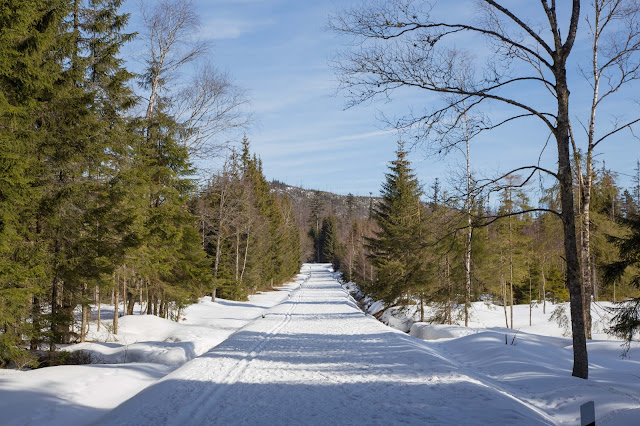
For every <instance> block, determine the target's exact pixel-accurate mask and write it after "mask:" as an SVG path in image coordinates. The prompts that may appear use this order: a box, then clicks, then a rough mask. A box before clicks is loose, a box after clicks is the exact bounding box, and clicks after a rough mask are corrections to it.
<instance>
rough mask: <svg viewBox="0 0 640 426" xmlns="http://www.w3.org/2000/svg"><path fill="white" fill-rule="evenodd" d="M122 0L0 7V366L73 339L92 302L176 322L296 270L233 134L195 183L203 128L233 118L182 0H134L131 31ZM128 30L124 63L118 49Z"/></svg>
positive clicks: (266, 193) (204, 151)
mask: <svg viewBox="0 0 640 426" xmlns="http://www.w3.org/2000/svg"><path fill="white" fill-rule="evenodd" d="M122 2H123V1H122V0H53V1H52V0H46V1H45V0H9V1H5V2H3V3H2V5H1V6H0V27H1V28H2V30H1V31H0V366H2V365H7V364H11V363H13V364H12V365H17V366H29V365H36V364H37V357H38V356H39V351H42V350H47V349H49V350H51V351H53V350H54V349H55V348H56V345H57V344H61V343H71V342H76V341H83V340H84V339H85V338H86V332H87V328H88V319H89V316H90V311H91V305H94V306H97V307H98V315H99V312H100V311H99V309H100V304H101V303H105V302H106V303H111V304H116V305H119V304H120V305H122V306H124V312H123V313H124V314H125V315H126V314H132V313H133V308H134V304H135V303H136V302H137V303H139V304H140V311H139V312H142V313H147V314H153V315H159V316H161V317H164V318H171V319H174V320H176V321H177V320H178V319H179V317H180V311H181V309H182V308H183V307H184V306H186V305H187V304H189V303H192V302H194V301H195V300H196V299H197V298H198V297H201V296H204V295H205V294H209V293H212V296H213V297H215V296H216V294H218V295H220V296H223V297H228V298H235V299H246V297H247V295H248V294H250V293H252V292H254V291H256V290H257V289H260V288H266V287H269V286H272V285H277V284H281V283H283V282H285V281H287V280H288V279H290V278H291V277H292V276H293V275H294V274H295V273H297V272H298V271H299V266H300V249H299V238H298V229H297V227H296V225H295V221H294V220H293V217H292V212H291V207H290V205H289V202H288V200H287V199H286V197H285V196H277V195H275V194H272V193H271V191H270V189H269V186H268V184H267V182H266V180H265V177H264V175H263V173H262V165H261V162H260V159H258V158H257V157H256V156H255V155H252V154H251V152H250V147H249V142H248V140H247V139H246V138H245V139H244V141H242V144H241V147H240V149H233V150H231V152H230V153H229V154H227V155H226V157H227V162H226V165H225V167H224V170H223V171H221V172H219V173H215V174H212V175H209V176H208V177H205V179H202V180H201V182H202V181H204V182H205V183H204V184H202V183H200V184H198V181H197V180H196V176H201V175H202V173H199V174H198V175H197V174H196V169H195V167H194V159H201V158H208V157H211V156H212V155H217V156H218V157H221V156H222V157H223V158H224V155H225V154H224V152H223V151H221V150H220V146H219V145H218V144H217V142H216V138H215V136H216V135H219V134H221V132H224V131H225V130H228V129H238V128H242V126H243V125H245V124H246V122H247V119H246V114H245V113H244V112H243V105H244V103H245V101H244V98H243V96H242V92H241V90H239V89H238V88H236V87H235V86H233V84H231V83H230V81H229V79H228V77H227V76H226V75H225V74H224V73H220V72H218V71H216V70H215V68H214V67H212V66H211V65H210V64H208V63H206V61H205V59H206V51H207V48H206V45H204V44H202V43H199V42H197V41H193V38H192V36H193V35H194V34H197V31H198V22H197V15H196V13H195V11H194V10H193V7H192V4H191V3H190V2H186V1H179V0H176V1H167V2H147V3H146V5H145V4H143V10H142V15H143V18H144V22H145V28H144V33H143V34H139V35H137V34H131V33H127V32H126V31H125V30H126V25H127V20H128V18H129V17H128V15H126V14H122V13H120V12H119V10H118V9H119V7H120V6H121V4H122ZM136 37H138V38H139V39H140V41H141V42H140V43H141V44H139V45H138V46H139V48H140V49H141V50H140V51H139V52H138V54H140V55H141V56H142V58H143V63H144V69H143V70H141V71H140V70H138V71H137V72H135V73H134V72H133V71H131V70H129V69H127V67H126V63H125V61H124V58H122V56H121V55H120V51H121V49H122V48H123V47H124V46H125V45H126V44H127V43H130V42H132V41H133V40H134V39H135V38H136ZM140 46H143V47H140ZM138 59H139V58H138ZM179 71H184V72H185V73H184V74H183V75H180V79H181V80H186V79H190V80H189V81H188V82H187V84H183V85H181V86H180V85H178V84H177V81H178V78H177V76H178V75H179V74H178V72H179ZM239 145H240V144H239ZM117 319H118V315H115V316H114V319H113V325H112V327H113V332H114V333H117Z"/></svg>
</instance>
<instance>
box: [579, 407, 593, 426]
mask: <svg viewBox="0 0 640 426" xmlns="http://www.w3.org/2000/svg"><path fill="white" fill-rule="evenodd" d="M580 426H596V405H595V403H594V402H593V401H589V402H585V403H584V404H582V405H581V406H580Z"/></svg>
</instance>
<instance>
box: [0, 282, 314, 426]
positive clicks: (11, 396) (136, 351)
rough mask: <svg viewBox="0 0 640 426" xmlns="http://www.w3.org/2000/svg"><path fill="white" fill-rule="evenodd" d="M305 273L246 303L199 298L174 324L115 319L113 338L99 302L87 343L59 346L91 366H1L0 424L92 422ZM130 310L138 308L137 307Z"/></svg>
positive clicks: (257, 312)
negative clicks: (87, 358)
mask: <svg viewBox="0 0 640 426" xmlns="http://www.w3.org/2000/svg"><path fill="white" fill-rule="evenodd" d="M305 278H307V276H306V275H299V276H298V278H297V279H296V281H295V282H293V283H291V284H289V285H287V286H285V287H282V288H280V289H279V291H274V292H268V293H261V294H257V295H252V296H250V297H249V301H248V302H235V301H229V300H224V299H219V298H218V299H216V302H211V298H210V297H205V298H202V299H201V300H200V301H199V302H198V303H197V304H195V305H191V306H189V307H188V308H187V309H186V310H185V311H184V313H183V318H184V319H181V320H180V322H179V323H176V322H174V321H169V320H166V319H162V318H158V317H156V316H153V315H131V316H124V317H120V318H119V321H118V323H119V326H118V329H119V330H118V331H119V332H118V334H117V335H114V334H113V333H111V331H110V330H111V328H110V327H109V325H110V324H111V320H112V319H113V313H114V307H113V306H108V305H107V306H105V305H103V306H102V315H101V316H102V319H103V321H102V326H101V331H100V332H97V331H96V329H97V321H93V323H92V325H91V330H92V331H91V332H90V333H89V336H88V340H91V342H86V343H80V344H76V345H71V346H69V347H67V348H65V349H66V350H68V351H77V350H83V351H86V352H88V353H90V354H91V356H92V358H93V360H94V362H96V363H97V364H92V365H78V366H58V367H48V368H41V369H37V370H31V371H14V370H1V369H0V425H3V426H5V425H7V426H9V425H38V424H48V425H85V424H91V423H94V422H95V421H96V420H97V419H98V418H99V417H101V416H102V415H103V414H105V413H107V412H108V411H110V410H112V409H113V408H114V407H116V406H118V405H119V404H120V403H122V402H123V401H126V400H127V399H129V398H131V397H133V396H134V395H135V394H137V393H139V392H140V391H141V390H142V389H144V388H145V387H147V386H149V385H151V384H152V383H155V382H156V381H158V380H159V379H161V378H162V377H164V376H166V375H167V374H169V373H170V372H172V371H173V370H175V369H176V368H177V367H179V366H180V365H183V364H184V363H186V362H188V361H190V360H191V359H193V358H195V357H197V356H199V355H201V354H202V353H204V352H206V351H208V350H209V349H211V348H212V347H213V346H215V345H217V344H219V343H220V342H222V341H224V340H225V339H226V338H227V337H229V336H230V335H231V334H232V333H234V332H235V331H237V330H238V329H240V328H241V327H243V326H245V325H246V324H248V323H249V322H251V321H252V320H253V319H255V318H257V317H260V316H261V315H262V314H263V313H264V312H266V311H267V310H268V309H269V308H271V307H273V306H274V305H277V304H279V303H281V302H282V301H283V300H285V299H287V298H288V294H289V292H290V291H291V290H293V289H294V288H297V287H298V286H299V285H300V283H301V282H302V281H303V280H304V279H305ZM134 312H139V306H138V305H136V309H135V310H134ZM92 314H93V315H96V311H95V310H94V311H93V312H92ZM95 319H97V317H96V318H95Z"/></svg>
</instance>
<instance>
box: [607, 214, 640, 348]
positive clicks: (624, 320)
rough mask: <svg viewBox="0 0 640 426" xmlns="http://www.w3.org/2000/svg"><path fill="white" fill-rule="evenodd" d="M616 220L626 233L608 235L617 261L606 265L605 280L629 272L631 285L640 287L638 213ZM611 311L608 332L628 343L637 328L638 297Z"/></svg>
mask: <svg viewBox="0 0 640 426" xmlns="http://www.w3.org/2000/svg"><path fill="white" fill-rule="evenodd" d="M618 220H619V221H620V223H621V224H622V225H623V226H624V227H626V228H627V229H628V230H629V234H628V235H626V236H624V237H614V236H611V237H610V240H611V241H612V242H613V243H614V244H615V245H616V246H617V248H618V251H619V253H620V260H618V261H615V262H611V263H610V264H608V265H606V267H605V279H606V280H607V281H608V282H613V281H619V280H620V279H621V278H622V277H623V275H625V274H628V275H629V280H630V283H631V285H633V286H634V287H635V288H640V215H630V216H629V217H626V218H619V219H618ZM613 312H614V315H615V316H614V318H613V321H612V322H613V325H612V327H611V332H612V333H614V334H615V335H617V336H619V337H621V338H623V339H625V340H626V341H627V342H631V341H632V340H633V338H634V336H635V335H637V334H638V332H639V331H640V297H636V298H633V299H631V300H630V301H626V302H622V303H619V304H618V306H616V307H615V308H613ZM627 348H628V346H627Z"/></svg>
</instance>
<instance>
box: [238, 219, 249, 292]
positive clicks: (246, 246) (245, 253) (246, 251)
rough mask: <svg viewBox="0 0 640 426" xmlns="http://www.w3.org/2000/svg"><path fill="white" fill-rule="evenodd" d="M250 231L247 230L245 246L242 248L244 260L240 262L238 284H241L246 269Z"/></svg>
mask: <svg viewBox="0 0 640 426" xmlns="http://www.w3.org/2000/svg"><path fill="white" fill-rule="evenodd" d="M250 229H251V228H249V229H247V243H246V244H245V247H244V259H243V260H242V271H241V272H240V282H242V280H243V278H244V270H245V269H246V267H247V256H248V255H249V232H250Z"/></svg>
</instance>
